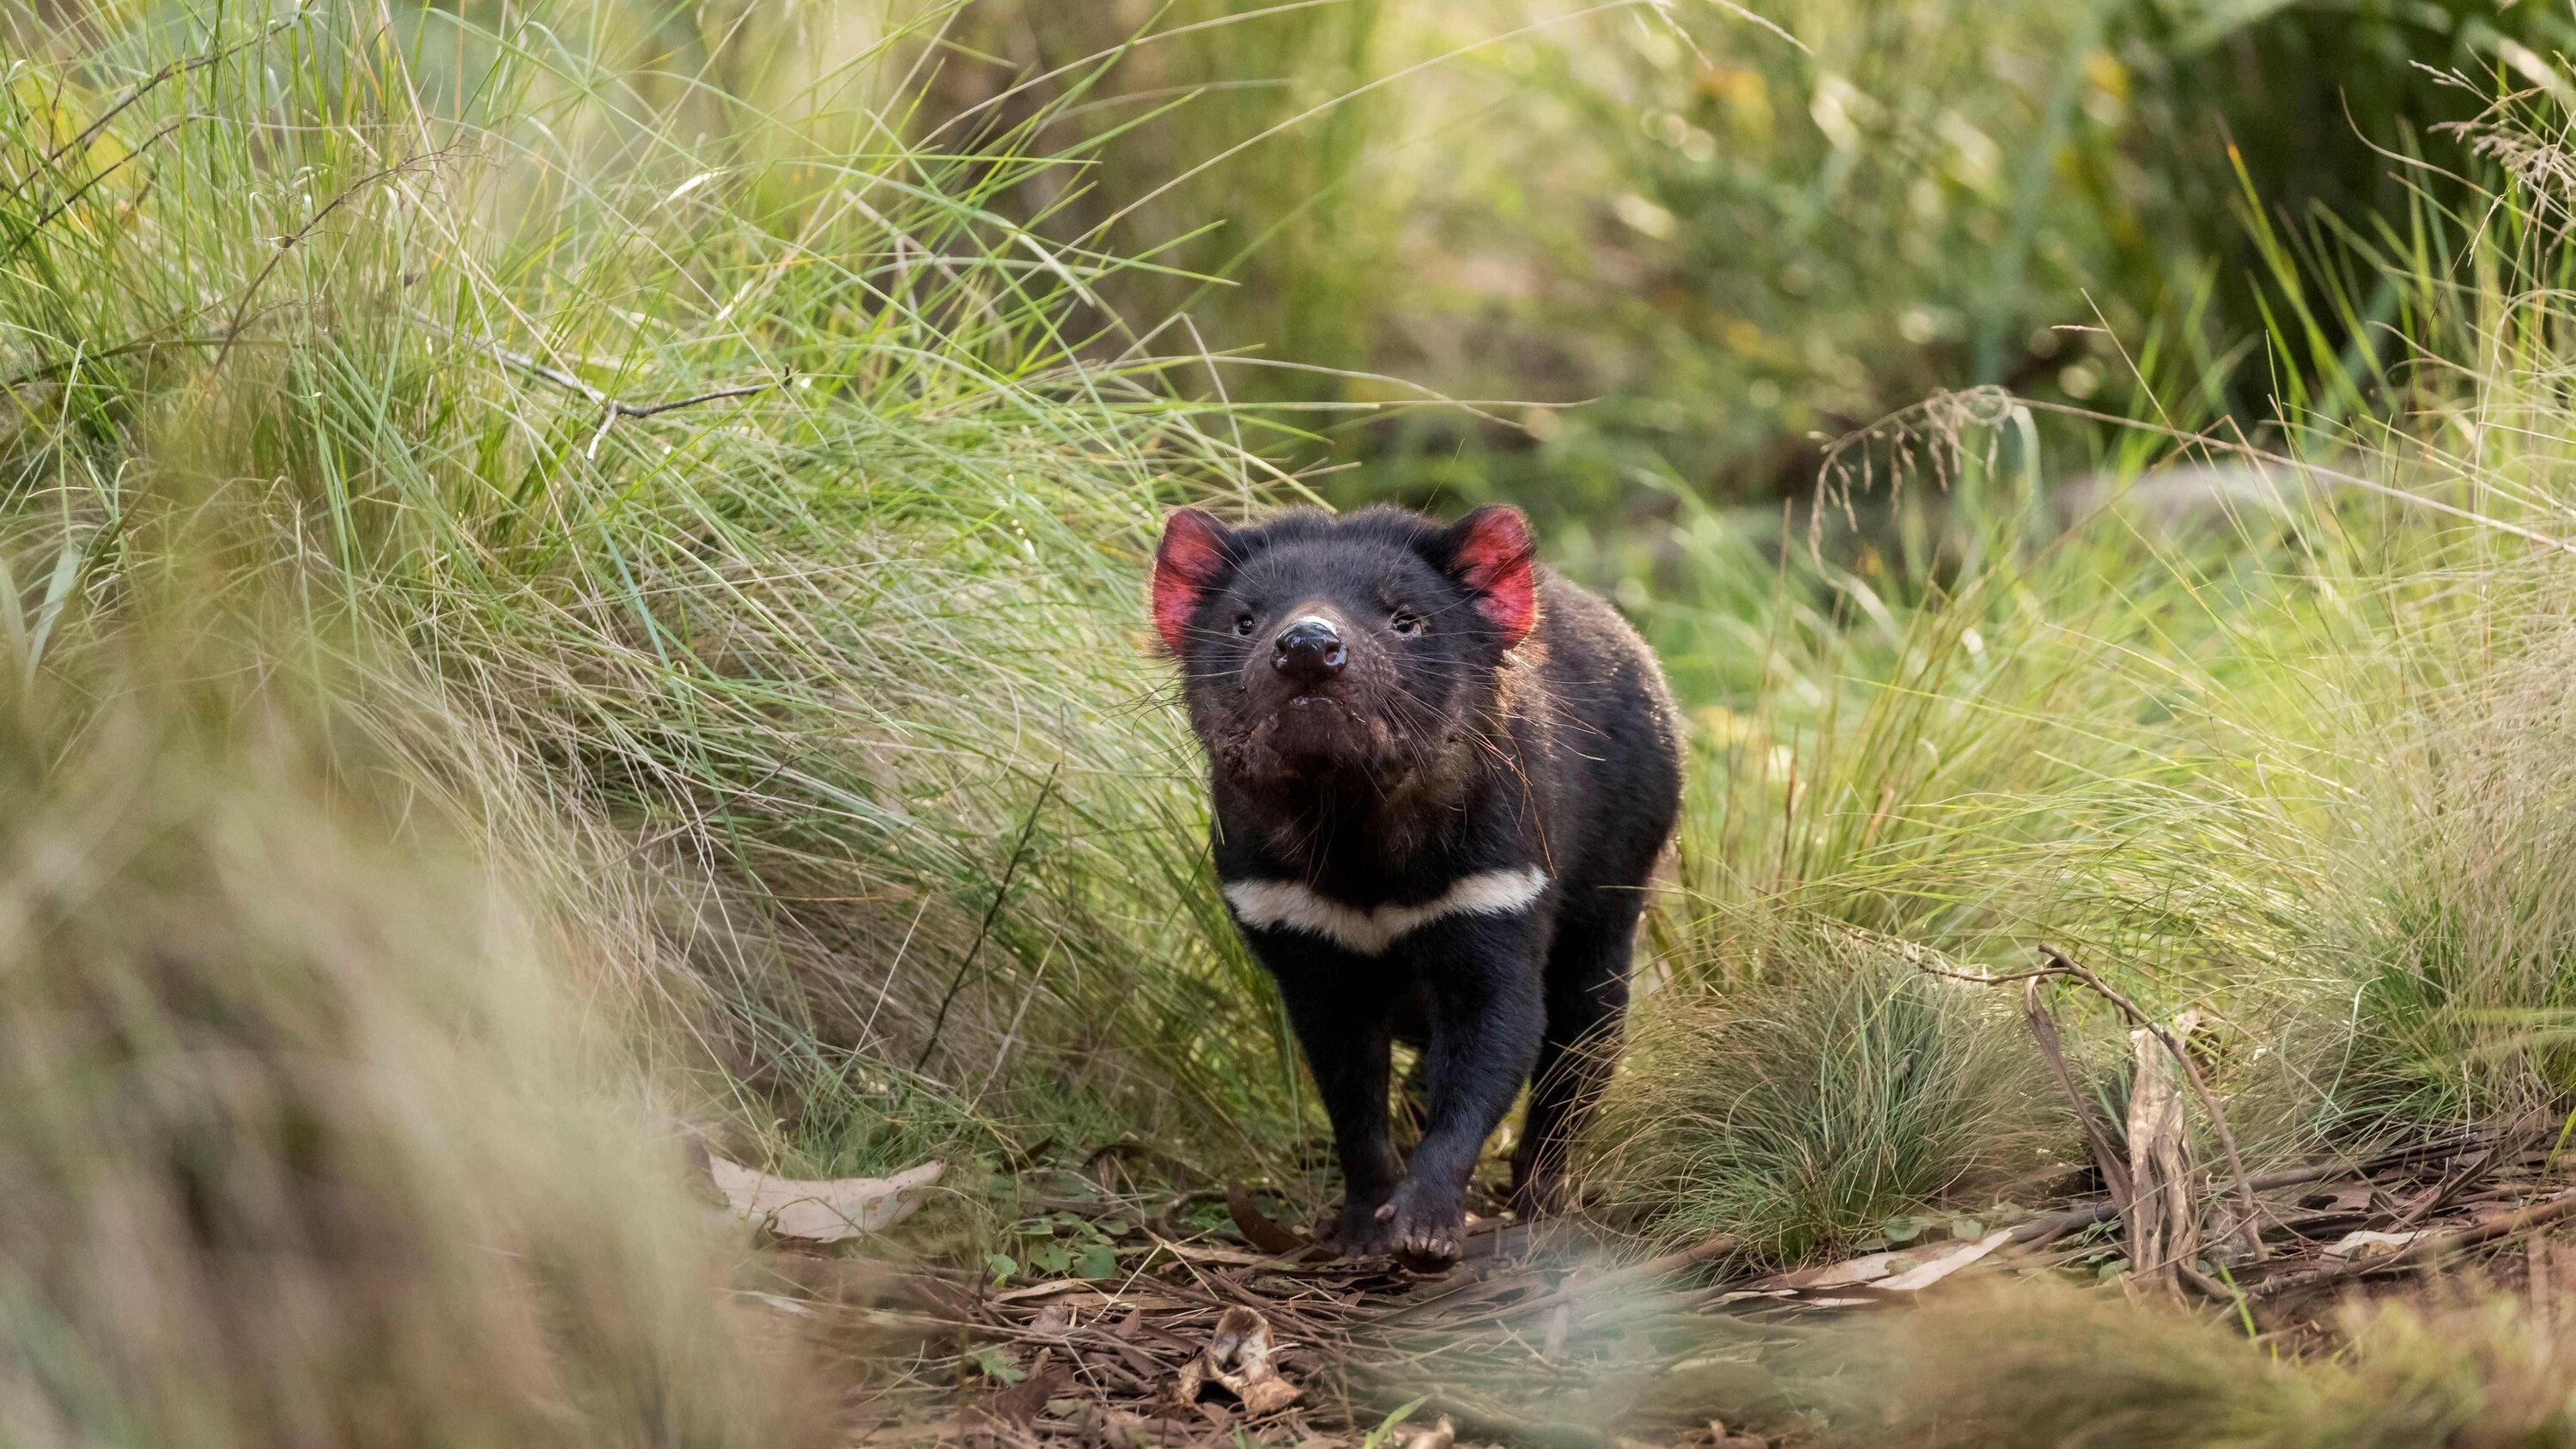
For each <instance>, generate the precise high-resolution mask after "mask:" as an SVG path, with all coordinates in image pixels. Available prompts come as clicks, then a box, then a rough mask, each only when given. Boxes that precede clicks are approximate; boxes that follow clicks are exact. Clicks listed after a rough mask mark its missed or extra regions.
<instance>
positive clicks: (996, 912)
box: [603, 413, 1064, 1072]
mask: <svg viewBox="0 0 2576 1449" xmlns="http://www.w3.org/2000/svg"><path fill="white" fill-rule="evenodd" d="M610 416H611V417H614V416H616V414H614V413H611V414H610ZM603 431H604V429H603ZM1063 769H1064V762H1063V761H1061V760H1059V761H1057V762H1056V763H1055V765H1054V766H1053V767H1052V768H1050V769H1049V770H1048V771H1047V777H1046V783H1045V784H1043V785H1040V786H1039V787H1038V795H1037V798H1036V799H1035V800H1032V801H1030V802H1029V814H1028V818H1027V819H1026V820H1023V821H1021V822H1020V840H1019V843H1018V844H1017V845H1014V846H1012V847H1011V858H1010V859H1009V860H1008V861H1007V862H1005V863H1004V864H1003V866H1002V879H1001V883H1000V884H998V885H996V886H994V887H993V899H992V901H991V903H989V904H988V905H986V906H985V907H984V919H983V920H982V921H981V922H980V923H978V924H977V925H976V927H975V939H974V940H973V941H972V942H971V943H969V944H968V945H967V947H966V956H965V959H963V960H961V961H959V962H958V963H957V974H956V976H955V977H953V978H951V979H950V981H949V983H948V994H947V995H945V996H943V997H941V998H939V1012H938V1014H937V1015H935V1016H933V1017H932V1018H931V1019H930V1035H929V1037H928V1038H927V1039H926V1040H924V1041H923V1042H922V1044H921V1055H920V1056H918V1057H916V1058H914V1059H913V1063H912V1069H913V1070H914V1071H916V1072H917V1071H920V1070H921V1069H922V1068H923V1067H925V1066H928V1065H929V1064H930V1054H931V1052H932V1051H934V1050H936V1049H937V1048H938V1046H939V1033H940V1032H941V1030H942V1029H944V1028H945V1027H946V1026H947V1025H948V1008H949V1007H950V1006H952V1005H954V1004H955V1003H956V1001H957V993H958V992H959V991H961V990H963V989H964V988H965V985H966V973H967V972H968V971H970V970H972V969H973V968H974V965H975V953H976V952H978V951H981V950H983V949H984V938H985V937H987V936H989V935H991V934H992V933H993V922H994V920H995V918H997V917H999V916H1000V915H1001V914H1002V902H1004V901H1005V900H1008V899H1010V895H1011V881H1012V879H1013V878H1015V877H1016V876H1018V875H1019V873H1020V861H1021V859H1022V858H1023V857H1025V856H1026V855H1027V854H1028V853H1029V839H1030V837H1032V836H1034V835H1036V834H1037V829H1038V812H1039V811H1040V810H1043V809H1045V808H1046V802H1047V796H1049V795H1051V794H1053V793H1055V777H1056V776H1057V775H1058V774H1059V773H1060V772H1062V771H1063Z"/></svg>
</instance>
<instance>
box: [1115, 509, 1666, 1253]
mask: <svg viewBox="0 0 2576 1449" xmlns="http://www.w3.org/2000/svg"><path fill="white" fill-rule="evenodd" d="M1153 612H1154V624H1155V628H1156V631H1157V632H1158V633H1160V634H1161V636H1162V639H1163V642H1164V644H1165V645H1166V646H1167V647H1168V648H1169V649H1170V650H1171V652H1172V653H1173V655H1175V656H1176V657H1177V658H1178V660H1179V662H1180V665H1181V671H1182V683H1183V689H1182V692H1183V695H1184V697H1185V699H1186V701H1187V703H1188V707H1189V714H1190V723H1191V726H1192V727H1193V728H1194V729H1195V730H1196V731H1197V733H1198V737H1199V740H1200V742H1201V743H1202V744H1203V745H1205V746H1206V749H1207V753H1208V758H1209V763H1210V770H1209V775H1210V782H1211V789H1212V794H1213V797H1214V799H1213V803H1214V807H1215V808H1214V811H1213V814H1214V822H1213V832H1212V833H1213V835H1214V838H1215V853H1216V869H1217V877H1218V879H1219V881H1220V882H1221V883H1222V886H1223V888H1224V893H1225V900H1226V903H1227V905H1228V906H1229V907H1230V908H1231V909H1232V911H1233V914H1234V920H1235V923H1236V925H1237V926H1238V927H1239V928H1240V929H1241V930H1242V932H1243V936H1244V939H1245V940H1246V941H1248V942H1249V943H1250V944H1251V947H1252V950H1253V953H1254V954H1255V955H1256V956H1258V957H1259V958H1260V961H1261V963H1262V965H1263V966H1264V967H1266V968H1267V969H1268V970H1269V972H1270V974H1271V975H1272V976H1273V977H1275V978H1276V979H1277V981H1278V983H1279V992H1280V996H1281V998H1282V999H1283V1001H1284V1002H1285V1003H1286V1006H1287V1009H1288V1018H1289V1022H1290V1024H1291V1025H1292V1026H1293V1027H1294V1029H1295V1031H1296V1033H1297V1039H1298V1042H1299V1044H1300V1045H1301V1046H1303V1047H1304V1049H1305V1053H1306V1061H1307V1064H1308V1066H1309V1067H1311V1068H1312V1069H1313V1071H1314V1074H1315V1082H1316V1085H1317V1087H1318V1088H1319V1089H1320V1090H1321V1091H1322V1094H1323V1098H1324V1105H1325V1109H1326V1110H1327V1111H1328V1112H1329V1113H1330V1114H1331V1117H1332V1121H1333V1134H1334V1137H1335V1144H1336V1149H1337V1152H1338V1155H1339V1156H1340V1159H1341V1166H1342V1174H1343V1178H1344V1181H1345V1197H1344V1199H1343V1204H1342V1208H1341V1212H1340V1214H1339V1216H1338V1218H1337V1219H1335V1220H1334V1221H1333V1222H1332V1223H1330V1224H1328V1225H1327V1228H1326V1233H1327V1235H1328V1236H1329V1237H1330V1238H1331V1239H1333V1240H1334V1241H1335V1242H1336V1243H1337V1245H1338V1246H1339V1247H1341V1248H1342V1250H1343V1251H1345V1252H1351V1253H1371V1252H1381V1251H1388V1250H1393V1251H1395V1252H1398V1253H1400V1254H1402V1255H1404V1256H1405V1257H1407V1258H1410V1259H1413V1260H1416V1261H1419V1262H1427V1263H1434V1264H1436V1263H1440V1262H1445V1261H1448V1260H1450V1259H1453V1258H1455V1257H1456V1256H1457V1253H1458V1243H1459V1234H1460V1230H1461V1228H1462V1227H1463V1225H1464V1223H1465V1209H1464V1193H1465V1190H1466V1184H1467V1178H1468V1174H1469V1172H1470V1171H1471V1170H1472V1169H1473V1168H1474V1166H1475V1163H1476V1159H1477V1157H1478V1156H1479V1154H1480V1153H1481V1152H1482V1151H1483V1149H1484V1143H1485V1139H1486V1137H1487V1136H1488V1135H1490V1134H1491V1133H1492V1132H1493V1130H1494V1128H1495V1127H1496V1126H1497V1125H1498V1124H1499V1123H1500V1122H1501V1121H1502V1118H1503V1114H1504V1113H1506V1112H1508V1111H1509V1110H1511V1105H1512V1099H1513V1098H1514V1097H1515V1096H1516V1095H1518V1094H1519V1092H1520V1089H1521V1087H1522V1084H1523V1083H1533V1087H1532V1090H1531V1093H1530V1102H1529V1114H1528V1119H1527V1121H1526V1122H1525V1123H1524V1125H1523V1129H1522V1134H1521V1140H1520V1145H1519V1147H1518V1148H1517V1149H1516V1150H1515V1151H1514V1153H1513V1154H1512V1192H1513V1201H1514V1204H1515V1207H1516V1208H1518V1209H1519V1210H1521V1211H1524V1212H1532V1213H1534V1212H1540V1211H1545V1210H1547V1209H1549V1208H1551V1207H1553V1206H1555V1205H1556V1201H1557V1198H1558V1196H1559V1194H1560V1192H1561V1191H1562V1188H1561V1183H1562V1173H1563V1149H1564V1146H1565V1141H1566V1139H1567V1137H1568V1135H1569V1134H1570V1132H1571V1131H1572V1129H1573V1128H1574V1126H1575V1125H1576V1119H1577V1116H1578V1114H1579V1113H1580V1111H1581V1110H1582V1108H1583V1107H1584V1106H1585V1105H1586V1104H1587V1103H1588V1101H1589V1100H1590V1098H1591V1096H1592V1094H1593V1092H1594V1090H1595V1089H1596V1088H1597V1087H1598V1085H1599V1081H1600V1076H1601V1071H1602V1067H1603V1065H1604V1064H1605V1062H1606V1060H1607V1054H1606V1052H1603V1051H1601V1050H1598V1049H1597V1048H1598V1047H1599V1046H1600V1045H1601V1043H1602V1041H1603V1038H1604V1037H1605V1036H1606V1035H1607V1034H1609V1033H1611V1032H1614V1031H1616V1029H1617V1025H1618V1022H1619V1018H1620V1015H1621V1013H1622V1012H1623V1011H1624V1010H1625V1009H1626V1006H1627V1001H1628V957H1629V951H1630V947H1631V944H1632V942H1633V941H1634V939H1635V936H1636V928H1637V918H1638V914H1639V912H1640V911H1641V909H1642V908H1643V907H1644V905H1645V902H1646V897H1645V887H1646V884H1647V879H1648V877H1649V876H1650V875H1651V874H1652V873H1653V871H1654V868H1655V862H1656V858H1657V856H1658V855H1660V854H1661V853H1662V851H1663V848H1664V843H1665V841H1666V839H1667V838H1668V837H1669V836H1670V835H1671V833H1672V829H1673V818H1674V815H1675V813H1676V812H1677V811H1678V809H1679V805H1680V796H1681V752H1680V744H1679V734H1678V729H1677V727H1676V724H1675V719H1674V713H1673V705H1672V698H1671V695H1670V693H1669V692H1668V691H1667V690H1666V688H1665V685H1664V680H1663V675H1662V672H1661V671H1660V670H1659V669H1657V668H1656V665H1655V661H1654V657H1653V655H1652V654H1650V653H1649V652H1648V651H1647V648H1646V645H1645V642H1644V641H1643V640H1641V639H1639V638H1638V637H1637V634H1636V632H1635V631H1634V630H1632V629H1630V628H1629V627H1628V625H1627V623H1626V622H1625V621H1623V620H1622V619H1621V618H1620V617H1619V616H1618V614H1617V613H1616V612H1614V611H1613V610H1612V609H1611V608H1610V606H1609V605H1608V604H1606V603H1604V602H1603V601H1602V600H1601V599H1600V598H1599V597H1597V596H1595V595H1593V594H1591V593H1588V592H1586V591H1585V590H1583V589H1581V588H1579V587H1577V586H1575V585H1574V584H1571V583H1568V582H1566V581H1565V580H1564V579H1563V578H1560V577H1558V576H1557V575H1556V574H1555V573H1553V572H1551V571H1549V570H1547V569H1545V568H1542V567H1540V566H1539V565H1538V564H1537V562H1536V561H1535V559H1534V558H1533V557H1532V548H1531V542H1530V532H1529V525H1528V523H1527V521H1526V520H1524V519H1523V518H1522V516H1521V515H1520V513H1519V512H1518V510H1515V509H1511V508H1506V507H1487V508H1479V509H1477V510H1476V511H1475V512H1473V513H1470V514H1468V515H1467V516H1466V517H1465V518H1464V519H1461V520H1460V521H1459V522H1457V523H1456V524H1453V525H1447V526H1443V525H1441V524H1439V523H1436V522H1434V521H1432V520H1431V519H1428V518H1425V517H1423V516H1421V515H1419V514H1416V513H1410V512H1405V511H1402V510H1399V509H1392V508H1371V509H1367V510H1364V511H1362V512H1358V513H1353V514H1349V515H1347V516H1342V517H1335V516H1332V515H1330V514H1326V513H1323V512H1319V511H1316V510H1312V509H1299V510H1293V511H1289V512H1285V513H1281V514H1278V515H1276V516H1274V517H1272V518H1270V519H1269V520H1267V521H1266V522H1263V523H1261V524H1258V525H1256V526H1250V527H1244V528H1231V529H1230V528H1227V527H1225V526H1224V525H1222V524H1220V523H1219V522H1218V521H1217V520H1216V519H1214V518H1212V517H1210V516H1209V515H1207V514H1206V513H1203V512H1201V511H1199V510H1197V509H1194V508H1184V509H1181V510H1180V511H1178V512H1176V513H1174V514H1173V515H1172V516H1171V518H1170V519H1169V520H1168V522H1167V523H1166V524H1165V527H1164V530H1163V538H1162V544H1161V547H1160V548H1159V549H1158V550H1157V552H1156V555H1155V560H1154V584H1153ZM1399 1039H1401V1040H1405V1041H1408V1042H1410V1043H1412V1044H1414V1045H1416V1046H1418V1047H1419V1048H1420V1049H1421V1050H1422V1052H1423V1061H1424V1063H1425V1065H1426V1066H1427V1068H1428V1071H1427V1077H1428V1088H1429V1112H1428V1118H1427V1121H1426V1123H1425V1126H1424V1130H1423V1135H1422V1138H1421V1141H1420V1142H1419V1143H1418V1144H1417V1145H1416V1146H1415V1148H1414V1150H1413V1155H1412V1160H1411V1161H1410V1162H1409V1163H1407V1162H1403V1161H1401V1160H1399V1159H1398V1157H1397V1155H1396V1151H1395V1147H1394V1144H1393V1141H1392V1140H1391V1137H1390V1123H1389V1120H1388V1118H1389V1110H1388V1100H1387V1091H1388V1081H1387V1079H1388V1071H1389V1062H1390V1044H1391V1043H1392V1042H1393V1041H1395V1040H1399Z"/></svg>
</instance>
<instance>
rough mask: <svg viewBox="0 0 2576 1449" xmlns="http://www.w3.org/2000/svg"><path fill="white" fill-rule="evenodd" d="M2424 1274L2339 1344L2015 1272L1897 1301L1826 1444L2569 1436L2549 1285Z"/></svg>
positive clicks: (2330, 1448)
mask: <svg viewBox="0 0 2576 1449" xmlns="http://www.w3.org/2000/svg"><path fill="white" fill-rule="evenodd" d="M2563 1287H2564V1285H2563V1284H2556V1283H2552V1284H2548V1285H2545V1286H2544V1288H2543V1290H2542V1291H2541V1292H2539V1293H2529V1292H2524V1293H2508V1292H2498V1291H2493V1290H2491V1289H2488V1290H2478V1289H2467V1288H2448V1289H2438V1290H2435V1291H2434V1292H2432V1293H2431V1294H2428V1295H2426V1296H2423V1297H2420V1298H2416V1299H2411V1300H2396V1301H2390V1302H2386V1303H2383V1304H2379V1305H2375V1306H2364V1305H2355V1306H2353V1307H2351V1308H2348V1309H2347V1310H2346V1311H2345V1313H2344V1314H2343V1316H2342V1320H2341V1322H2340V1325H2339V1330H2338V1331H2339V1335H2340V1337H2341V1340H2342V1342H2343V1344H2344V1348H2343V1351H2342V1352H2341V1353H2339V1354H2338V1355H2336V1356H2334V1357H2333V1358H2330V1359H2314V1360H2306V1361H2300V1360H2285V1359H2282V1358H2280V1357H2277V1356H2275V1355H2273V1354H2271V1353H2268V1352H2266V1351H2265V1350H2264V1349H2263V1348H2262V1347H2260V1346H2258V1345H2256V1344H2252V1343H2248V1342H2247V1341H2246V1340H2245V1338H2244V1336H2243V1332H2242V1330H2241V1329H2236V1328H2232V1327H2229V1326H2225V1325H2220V1324H2213V1323H2209V1322H2206V1321H2201V1320H2197V1319H2194V1318H2190V1317H2186V1316H2184V1315H2181V1314H2178V1313H2175V1312H2172V1311H2169V1310H2161V1309H2152V1308H2140V1307H2136V1306H2133V1305H2131V1304H2129V1303H2127V1302H2125V1301H2124V1300H2122V1299H2120V1298H2118V1297H2116V1296H2113V1295H2109V1294H2106V1293H2101V1292H2079V1291H2075V1290H2069V1289H2061V1288H2049V1287H2045V1286H2042V1285H2030V1284H2022V1285H2014V1286H2012V1287H2010V1288H2006V1289H1998V1290H1995V1291H1990V1292H1987V1293H1985V1294H1982V1295H1976V1296H1971V1297H1969V1298H1967V1299H1963V1300H1959V1301H1954V1302H1949V1303H1945V1304H1942V1305H1940V1306H1937V1307H1934V1308H1930V1309H1927V1310H1925V1311H1923V1312H1920V1313H1910V1314H1907V1315H1904V1317H1903V1319H1902V1321H1901V1322H1899V1323H1897V1324H1896V1325H1895V1326H1894V1327H1892V1328H1891V1329H1889V1330H1887V1331H1886V1333H1885V1334H1884V1335H1883V1336H1882V1337H1881V1340H1880V1344H1879V1347H1878V1348H1877V1350H1876V1352H1878V1353H1884V1354H1887V1355H1889V1356H1890V1362H1891V1363H1892V1365H1893V1366H1894V1369H1895V1372H1894V1374H1893V1375H1892V1377H1891V1378H1890V1379H1889V1380H1888V1381H1886V1382H1884V1383H1882V1384H1880V1385H1878V1386H1877V1387H1876V1388H1875V1389H1874V1390H1873V1391H1872V1392H1871V1393H1870V1394H1869V1395H1868V1397H1869V1398H1870V1399H1871V1400H1872V1403H1871V1406H1870V1408H1868V1409H1866V1410H1862V1409H1855V1408H1854V1407H1852V1406H1850V1405H1848V1404H1846V1405H1845V1406H1844V1407H1842V1408H1841V1409H1839V1410H1835V1411H1830V1412H1831V1416H1833V1417H1840V1418H1842V1419H1843V1420H1844V1423H1843V1426H1842V1428H1841V1430H1840V1432H1839V1433H1838V1434H1836V1435H1834V1436H1833V1437H1834V1438H1835V1439H1836V1440H1837V1442H1843V1443H1851V1444H1881V1443H1906V1444H1923V1445H1931V1446H1948V1445H1961V1446H1965V1445H1980V1446H1994V1449H2016V1446H2021V1445H2031V1446H2039V1445H2066V1444H2085V1445H2095V1446H2100V1449H2126V1446H2133V1445H2134V1446H2138V1449H2145V1446H2149V1445H2159V1446H2161V1445H2177V1444H2189V1445H2231V1446H2244V1449H2257V1446H2260V1449H2376V1446H2387V1449H2396V1446H2400V1445H2419V1444H2456V1445H2476V1446H2489V1445H2493V1446H2503V1445H2521V1444H2531V1445H2536V1444H2556V1443H2562V1442H2565V1440H2566V1438H2567V1436H2568V1435H2569V1434H2571V1433H2576V1402H2571V1400H2570V1398H2569V1396H2568V1393H2567V1389H2566V1384H2567V1377H2566V1376H2567V1373H2568V1371H2569V1368H2570V1362H2571V1355H2576V1332H2571V1325H2570V1323H2569V1322H2568V1320H2567V1315H2566V1311H2565V1307H2564V1305H2563V1303H2561V1302H2559V1301H2558V1300H2557V1299H2556V1297H2555V1296H2554V1295H2555V1294H2556V1293H2557V1292H2559V1291H2561V1290H2562V1289H2563Z"/></svg>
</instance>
